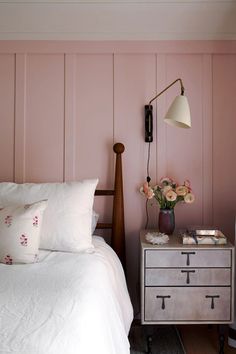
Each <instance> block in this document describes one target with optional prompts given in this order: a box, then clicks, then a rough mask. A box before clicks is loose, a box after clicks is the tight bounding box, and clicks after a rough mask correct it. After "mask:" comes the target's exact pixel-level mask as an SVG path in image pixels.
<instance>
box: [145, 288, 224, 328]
mask: <svg viewBox="0 0 236 354" xmlns="http://www.w3.org/2000/svg"><path fill="white" fill-rule="evenodd" d="M230 294H231V288H230V287H222V288H219V287H200V288H190V287H189V288H188V287H185V288H183V287H175V288H172V287H169V288H162V287H146V288H145V298H146V299H145V309H144V320H145V321H147V322H148V321H149V322H152V321H155V322H161V321H162V322H168V321H170V322H173V321H180V322H181V321H189V322H194V321H208V322H210V321H230V320H231V318H230Z"/></svg>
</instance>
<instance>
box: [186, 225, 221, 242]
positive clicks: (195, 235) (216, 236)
mask: <svg viewBox="0 0 236 354" xmlns="http://www.w3.org/2000/svg"><path fill="white" fill-rule="evenodd" d="M181 236H182V238H183V244H185V245H192V244H196V245H198V244H199V245H224V244H226V243H227V238H226V237H225V235H224V234H223V233H222V232H221V231H219V230H214V229H200V228H196V229H187V230H185V231H183V232H181Z"/></svg>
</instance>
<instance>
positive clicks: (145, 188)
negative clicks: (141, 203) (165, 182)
mask: <svg viewBox="0 0 236 354" xmlns="http://www.w3.org/2000/svg"><path fill="white" fill-rule="evenodd" d="M148 189H149V185H148V182H144V184H143V191H144V193H147V192H148Z"/></svg>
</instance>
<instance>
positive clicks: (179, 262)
mask: <svg viewBox="0 0 236 354" xmlns="http://www.w3.org/2000/svg"><path fill="white" fill-rule="evenodd" d="M145 266H146V267H150V268H154V267H230V266H231V250H222V249H219V250H217V249H216V250H215V249H213V250H212V249H208V250H204V249H201V250H197V249H192V248H191V249H181V250H158V251H156V250H146V251H145Z"/></svg>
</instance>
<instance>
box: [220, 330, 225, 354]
mask: <svg viewBox="0 0 236 354" xmlns="http://www.w3.org/2000/svg"><path fill="white" fill-rule="evenodd" d="M219 345H220V348H219V354H224V347H225V336H224V334H220V335H219Z"/></svg>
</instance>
